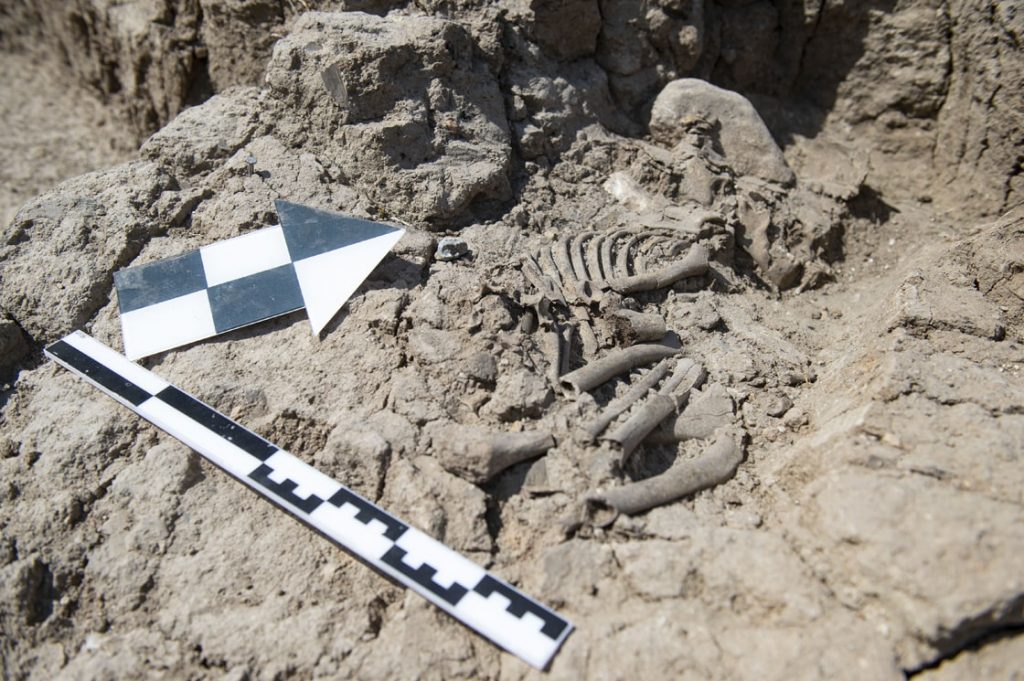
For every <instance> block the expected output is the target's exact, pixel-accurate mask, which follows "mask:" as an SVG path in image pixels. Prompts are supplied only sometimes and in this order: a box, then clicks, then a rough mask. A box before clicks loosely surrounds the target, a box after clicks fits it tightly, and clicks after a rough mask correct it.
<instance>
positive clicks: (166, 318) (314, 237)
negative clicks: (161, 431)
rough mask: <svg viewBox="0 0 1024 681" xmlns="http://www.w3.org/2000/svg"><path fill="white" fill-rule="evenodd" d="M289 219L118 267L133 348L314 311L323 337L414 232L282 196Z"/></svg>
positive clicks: (152, 348)
mask: <svg viewBox="0 0 1024 681" xmlns="http://www.w3.org/2000/svg"><path fill="white" fill-rule="evenodd" d="M274 206H275V207H276V208H277V214H278V217H279V218H280V225H278V226H275V227H267V228H266V229H261V230H259V231H256V232H251V233H249V234H244V235H242V236H239V237H235V238H233V239H228V240H226V241H220V242H217V243H215V244H210V245H209V246H203V247H202V248H200V249H199V250H197V251H191V252H189V253H185V254H183V255H179V256H175V257H173V258H168V259H166V260H160V261H157V262H154V263H149V264H147V265H141V266H139V267H130V268H128V269H125V270H121V271H120V272H116V273H115V274H114V285H115V286H116V287H117V297H118V306H119V308H120V311H121V331H122V334H123V336H124V348H125V355H127V356H128V357H129V358H131V359H138V358H140V357H146V356H147V355H152V354H155V353H157V352H162V351H164V350H170V349H171V348H176V347H178V346H181V345H185V344H187V343H192V342H195V341H198V340H202V339H204V338H209V337H211V336H215V335H217V334H220V333H224V332H226V331H231V330H233V329H238V328H241V327H243V326H249V325H250V324H255V323H257V322H261V321H263V320H265V319H271V318H272V317H278V316H280V315H283V314H288V313H289V312H294V311H295V310H299V309H301V308H303V307H304V308H306V312H307V314H308V315H309V323H310V325H311V326H312V327H313V333H314V334H319V333H320V331H322V330H323V328H324V327H325V326H327V323H328V322H329V321H331V319H332V318H333V317H334V315H335V314H337V312H338V310H340V309H341V306H342V305H344V304H345V301H347V300H348V299H349V297H350V296H351V295H352V294H353V293H354V292H355V290H356V289H357V288H358V287H359V285H360V284H361V283H362V282H363V281H364V280H365V279H366V277H367V276H369V274H370V273H371V272H372V271H373V269H374V268H375V267H376V266H377V265H378V263H380V261H381V260H383V259H384V256H385V255H387V254H388V252H389V251H390V250H391V249H392V248H393V247H394V246H395V244H396V243H398V240H399V239H401V238H402V235H403V234H405V230H404V229H402V228H400V227H395V226H393V225H386V224H382V223H379V222H372V221H370V220H362V219H359V218H354V217H350V216H346V215H339V214H337V213H330V212H327V211H323V210H317V209H315V208H310V207H308V206H302V205H299V204H297V203H291V202H290V201H281V200H278V201H275V202H274Z"/></svg>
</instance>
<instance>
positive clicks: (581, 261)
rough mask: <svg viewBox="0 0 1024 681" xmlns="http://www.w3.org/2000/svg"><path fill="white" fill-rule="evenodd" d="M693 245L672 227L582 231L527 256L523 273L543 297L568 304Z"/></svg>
mask: <svg viewBox="0 0 1024 681" xmlns="http://www.w3.org/2000/svg"><path fill="white" fill-rule="evenodd" d="M692 244H693V239H692V238H691V237H690V236H688V235H683V234H680V233H679V232H675V231H672V230H668V229H646V230H644V231H642V232H636V231H632V230H626V229H620V230H616V231H614V232H610V233H607V232H582V233H580V234H577V235H576V236H573V237H568V236H566V237H562V238H560V239H559V240H558V241H556V242H555V243H553V244H551V245H550V246H545V247H543V248H541V249H538V250H537V251H534V252H533V253H531V254H529V255H527V256H526V258H525V259H524V262H523V273H524V274H525V275H526V278H527V279H528V280H529V282H530V284H531V285H532V286H533V287H534V288H535V289H536V290H537V292H538V293H540V294H541V295H543V296H546V297H548V298H550V299H552V300H554V301H557V302H562V303H567V304H574V303H580V302H583V303H589V302H592V301H593V300H594V298H595V292H596V291H598V290H603V289H606V288H609V285H608V282H614V281H623V280H626V279H628V278H629V277H634V276H636V275H639V274H645V273H648V272H652V271H655V270H657V269H658V268H659V266H661V267H664V266H666V265H668V264H670V263H672V262H673V261H676V260H678V259H679V258H680V257H681V256H682V254H683V253H684V251H685V250H686V249H687V248H688V247H690V246H691V245H692Z"/></svg>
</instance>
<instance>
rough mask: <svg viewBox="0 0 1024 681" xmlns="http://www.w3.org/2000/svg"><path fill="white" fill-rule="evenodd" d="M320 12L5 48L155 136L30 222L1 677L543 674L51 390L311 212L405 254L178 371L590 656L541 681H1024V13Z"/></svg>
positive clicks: (114, 419) (5, 431) (7, 467)
mask: <svg viewBox="0 0 1024 681" xmlns="http://www.w3.org/2000/svg"><path fill="white" fill-rule="evenodd" d="M299 4H303V5H309V7H308V9H315V8H316V7H319V8H320V9H323V10H328V11H323V12H309V13H303V12H301V11H300V10H302V9H307V8H302V7H298V5H297V4H296V3H283V4H282V6H280V7H278V6H277V3H263V2H262V1H261V0H244V1H243V2H239V3H237V6H236V5H233V4H231V3H224V2H220V1H219V0H201V1H200V2H198V3H192V4H189V3H184V4H182V6H181V7H177V6H176V9H175V10H174V11H170V10H166V8H164V9H160V8H159V7H158V5H160V6H161V7H162V4H161V3H155V2H154V3H137V5H133V6H132V7H130V8H127V9H125V10H124V12H122V13H120V14H117V13H114V12H112V11H109V10H107V9H106V8H105V7H101V6H100V5H93V4H87V5H75V6H74V7H71V8H68V7H65V6H63V5H62V6H61V7H60V8H56V9H55V8H52V7H50V5H48V4H47V3H34V4H31V5H28V4H26V5H25V7H24V8H21V7H19V8H17V9H12V10H10V11H5V12H4V13H0V21H2V22H3V26H4V28H5V31H4V32H3V33H2V38H0V46H2V47H3V49H4V50H5V51H9V52H10V53H11V54H21V55H24V54H25V52H24V50H26V49H28V48H27V47H26V46H27V45H44V46H54V48H53V49H55V50H59V51H60V52H61V53H62V54H65V55H67V59H68V62H69V63H70V66H66V65H65V66H64V67H61V68H64V69H65V70H66V71H65V72H67V71H70V73H71V74H73V76H74V77H77V78H78V79H79V80H80V81H81V82H82V83H85V84H86V86H88V87H91V88H93V92H95V93H98V96H100V97H104V98H105V101H106V102H107V104H108V107H109V111H110V112H111V113H110V115H111V116H114V117H117V119H118V120H120V121H123V122H124V123H122V125H125V127H126V129H131V130H134V131H136V132H137V133H138V134H139V137H140V139H141V138H145V141H144V143H143V145H142V147H141V150H140V152H139V154H138V156H137V157H136V158H135V160H129V161H128V162H126V163H124V164H122V165H119V166H115V167H112V168H106V169H104V168H99V169H98V170H97V171H96V172H94V173H90V174H87V175H83V176H80V177H76V178H73V179H70V180H68V181H67V182H65V183H64V184H62V185H59V186H57V187H56V188H53V189H52V190H50V191H48V192H47V193H45V194H43V195H41V196H39V197H37V198H35V199H32V200H31V201H29V202H28V203H27V204H25V205H24V206H22V207H21V208H20V209H19V210H17V212H16V214H15V213H14V211H13V210H12V213H11V214H12V215H14V217H13V219H12V220H11V222H10V223H9V224H8V225H6V226H5V231H4V241H3V244H4V245H3V246H2V250H0V276H2V278H3V286H2V292H0V305H2V308H3V309H2V315H0V332H2V336H0V340H2V343H3V362H2V364H3V370H4V371H6V372H7V373H8V376H9V377H10V381H11V384H10V388H8V389H7V390H6V392H5V393H4V398H3V404H2V410H3V411H2V417H0V418H2V421H0V457H2V458H0V630H2V632H3V635H2V636H0V665H2V667H0V668H2V670H3V675H4V676H5V677H10V678H19V679H20V678H143V677H147V678H148V677H157V678H159V677H161V676H163V677H165V678H182V677H188V678H232V679H244V678H249V679H273V678H293V677H294V678H314V677H316V678H320V677H332V678H334V677H342V678H345V677H353V678H367V679H374V678H396V677H397V678H408V677H414V678H455V677H467V678H527V677H534V676H539V675H540V674H541V673H540V672H535V671H532V670H531V669H530V668H528V667H527V666H526V665H524V664H522V663H521V662H519V661H518V660H516V659H515V658H513V657H511V656H508V655H505V654H502V653H500V652H498V650H497V649H496V648H494V647H493V646H491V645H490V644H489V643H487V642H486V641H484V640H482V639H480V638H478V637H476V636H474V635H473V634H472V633H470V632H469V631H467V630H465V629H463V628H461V627H459V626H458V625H457V624H455V623H454V622H453V621H452V620H450V619H449V618H447V617H445V616H443V615H442V614H440V613H439V612H437V611H436V610H434V609H433V608H431V607H430V606H429V605H428V604H426V603H425V602H423V601H421V600H418V599H417V598H416V597H414V596H407V595H406V594H405V592H403V591H401V590H399V589H397V588H396V587H394V586H393V585H391V584H390V583H388V582H386V581H384V580H382V579H381V578H379V577H377V576H376V575H375V574H374V573H372V572H371V571H369V570H367V569H366V568H365V567H364V566H363V565H361V564H358V563H356V562H354V561H352V560H350V559H349V558H347V557H346V556H345V555H344V554H341V553H340V552H339V551H337V550H336V549H335V548H334V547H333V546H331V545H330V544H329V543H327V542H325V541H324V540H322V539H321V538H319V537H317V536H315V535H313V534H311V533H308V532H306V531H305V529H304V528H302V527H301V526H300V525H298V524H297V523H295V522H293V521H291V520H289V519H288V518H286V517H284V516H283V515H281V514H279V513H278V512H276V511H275V510H274V509H273V508H271V507H269V506H267V505H265V504H263V503H261V502H260V501H259V500H258V499H255V498H254V497H253V496H252V495H248V494H246V493H245V491H244V490H242V489H241V488H239V487H238V486H237V485H236V484H235V483H233V482H232V481H230V480H228V479H226V478H225V477H224V476H222V475H220V474H219V473H218V472H217V471H216V470H214V469H212V468H210V467H208V466H207V464H205V463H203V462H201V461H200V460H199V459H198V458H197V457H196V456H195V454H194V453H192V452H190V451H189V450H188V449H187V448H185V447H184V446H182V445H180V444H179V443H177V442H176V441H175V440H173V439H170V438H168V437H166V436H164V435H162V434H159V433H158V432H157V431H156V430H155V429H153V428H151V427H150V426H148V425H145V424H144V423H142V422H140V421H138V420H137V419H136V418H135V417H133V416H132V415H131V414H130V413H128V412H126V411H125V410H123V409H120V408H117V407H115V406H113V405H111V404H110V403H108V402H107V401H104V399H102V398H100V397H99V396H98V395H97V394H95V393H94V392H93V391H92V390H91V389H90V388H89V387H88V386H85V385H82V384H80V383H79V382H77V381H76V380H74V378H73V377H71V376H69V375H67V374H66V372H63V371H61V370H58V369H57V368H56V367H54V366H53V365H52V364H49V363H45V362H43V361H42V358H41V354H40V348H41V346H42V345H43V344H45V343H49V342H52V341H53V340H56V339H57V338H60V337H61V336H63V335H65V334H66V333H68V332H70V331H72V330H74V329H76V328H86V329H87V330H88V331H89V332H90V333H91V334H93V335H94V336H96V337H97V338H99V339H101V340H103V341H104V342H106V343H108V344H111V345H113V346H115V347H120V329H119V319H118V313H117V299H116V296H115V295H114V291H113V279H112V278H113V273H114V272H115V271H119V270H121V269H122V268H125V267H127V266H129V265H132V266H135V265H143V264H146V263H151V262H155V261H158V260H160V259H163V258H167V257H171V256H174V255H178V254H181V253H184V252H187V251H190V250H194V249H197V248H200V247H202V246H204V245H207V244H210V243H214V242H217V241H219V240H223V239H227V238H230V237H234V236H238V235H241V234H247V233H250V232H252V231H254V230H256V229H259V228H261V227H264V226H267V225H270V224H274V222H275V215H274V210H273V201H274V200H275V199H280V198H283V199H286V200H290V201H296V202H299V203H303V204H308V205H313V206H317V207H321V208H323V209H326V210H335V211H344V212H348V213H354V214H357V215H363V216H366V217H368V218H370V219H375V220H383V221H393V222H399V223H401V224H405V225H407V226H408V227H409V230H408V233H407V235H406V237H405V238H403V240H402V241H401V242H400V243H399V244H398V246H397V247H396V250H395V252H394V255H393V256H392V257H389V258H387V259H386V260H385V261H384V262H383V263H382V265H381V266H380V267H379V268H377V270H375V272H374V274H372V275H371V276H370V278H369V280H368V281H367V282H366V284H365V285H364V286H363V287H361V288H360V290H359V291H358V292H357V293H356V294H355V295H354V296H353V298H352V299H351V300H350V301H349V303H348V304H347V306H346V307H345V308H344V309H343V311H342V313H341V314H340V315H339V316H338V317H337V318H336V319H335V320H334V321H332V322H331V323H330V324H328V326H327V328H326V329H325V331H324V333H323V334H322V336H321V338H319V339H316V338H312V337H310V334H309V332H308V328H305V324H306V322H305V319H304V317H303V316H302V315H294V314H293V315H288V316H285V317H282V318H280V319H278V320H274V321H270V322H266V323H263V324H261V325H258V326H255V327H251V328H249V329H245V330H239V331H234V332H231V333H228V334H226V335H223V336H219V337H217V338H215V339H212V340H210V341H208V342H202V343H197V344H194V345H192V346H189V347H187V348H183V349H180V350H175V351H170V352H166V353H163V354H161V355H157V356H156V357H154V358H152V359H150V360H147V362H146V364H147V366H148V367H149V368H150V369H153V370H154V371H155V372H157V373H158V374H160V375H161V376H164V377H166V378H167V379H168V380H170V381H172V382H174V383H175V384H177V385H180V386H182V388H184V389H186V390H188V391H190V392H192V393H194V394H196V395H197V396H199V397H201V398H202V399H203V400H205V401H206V402H209V403H210V404H212V405H214V406H215V407H216V408H217V409H219V410H221V411H222V412H224V413H225V414H226V415H228V416H230V417H231V418H233V419H236V420H238V421H240V422H242V423H245V424H246V425H247V426H248V427H251V428H252V429H253V430H255V431H256V432H258V433H259V434H260V435H261V436H263V437H266V438H268V439H269V440H271V441H273V442H275V443H277V444H280V445H281V446H282V447H285V448H287V449H288V450H289V451H291V452H292V453H294V454H295V455H296V456H297V457H299V458H300V459H302V460H304V461H305V462H307V463H310V464H311V465H315V466H316V467H317V468H319V469H321V470H323V471H324V472H326V473H328V474H329V475H331V476H333V477H336V478H338V479H339V480H341V481H343V482H345V484H347V485H348V486H350V487H351V488H352V489H354V490H355V491H357V492H358V493H360V494H362V495H363V496H365V497H366V498H368V499H371V500H373V501H374V502H375V503H377V504H379V505H380V506H382V507H383V508H386V509H388V510H389V511H390V512H392V513H394V514H395V515H397V516H399V517H401V518H403V519H406V520H408V521H409V522H410V523H411V524H413V525H415V526H416V527H418V528H419V529H421V530H423V531H424V532H426V533H427V534H429V535H431V536H433V537H435V538H437V539H438V540H440V541H442V542H444V543H445V544H447V545H449V546H451V547H452V548H453V549H455V550H457V551H459V552H462V553H464V554H466V555H468V556H469V557H471V558H472V559H474V560H475V561H476V562H478V563H481V564H485V565H487V567H488V568H489V569H490V570H492V571H493V572H494V573H496V574H498V575H500V576H501V577H502V578H504V579H506V580H508V581H510V582H511V583H513V584H515V585H516V586H518V587H519V588H521V589H522V590H523V591H525V592H526V593H529V594H530V595H532V596H535V597H537V598H539V599H540V600H542V601H544V602H545V603H547V604H549V605H551V606H553V607H554V608H556V609H557V610H558V612H560V613H562V614H564V615H565V616H566V617H567V618H569V619H570V620H571V621H572V622H573V623H574V624H575V625H576V627H577V630H576V631H575V632H574V633H573V635H572V636H571V637H570V638H569V640H568V641H567V642H566V644H565V647H564V649H563V650H562V651H561V652H560V653H559V655H558V656H556V658H555V660H554V662H553V664H552V666H551V668H550V670H549V671H548V672H546V673H545V676H549V677H553V678H580V677H586V678H636V677H638V676H649V677H652V678H666V677H671V678H683V679H687V678H693V679H697V678H701V679H718V678H721V679H736V678H757V679H765V678H767V679H774V678H779V679H783V678H785V679H792V678H808V679H812V678H851V679H864V678H871V679H890V678H891V679H903V678H907V677H909V676H915V677H920V678H922V679H926V680H927V681H934V680H935V679H939V680H941V679H953V678H975V677H985V678H995V679H1000V678H1005V679H1010V678H1013V674H1014V673H1015V672H1016V669H1017V667H1019V664H1016V663H1015V661H1016V660H1018V659H1019V658H1020V657H1021V654H1022V652H1024V648H1022V646H1024V643H1022V639H1021V637H1020V635H1019V631H1020V626H1021V625H1022V624H1024V583H1022V575H1021V571H1020V569H1019V560H1018V556H1019V555H1021V552H1022V549H1024V530H1022V529H1021V528H1024V522H1022V521H1024V517H1022V515H1024V512H1022V508H1021V506H1022V501H1024V497H1022V496H1021V491H1020V490H1021V489H1022V486H1021V479H1022V472H1021V471H1022V469H1021V464H1020V453H1021V452H1022V451H1024V388H1022V382H1021V378H1020V371H1021V365H1022V361H1024V353H1022V343H1024V326H1022V320H1024V302H1022V301H1024V274H1022V273H1024V215H1022V214H1021V211H1020V208H1019V207H1018V208H1014V206H1016V205H1017V204H1019V202H1020V191H1021V185H1020V179H1019V178H1020V175H1019V173H1018V172H1017V170H1019V169H1017V168H1016V166H1017V164H1018V161H1017V159H1019V154H1020V140H1021V139H1024V135H1022V134H1021V130H1020V123H1019V117H1016V116H1015V113H1014V112H1017V111H1019V110H1020V105H1021V102H1020V96H1019V93H1020V92H1021V91H1022V87H1021V86H1020V78H1021V75H1022V73H1024V67H1022V62H1024V60H1022V59H1021V56H1020V51H1019V49H1016V48H1015V47H1014V46H1015V45H1019V42H1020V36H1021V34H1022V33H1024V27H1022V25H1021V20H1022V18H1021V16H1019V13H1016V12H1015V11H1014V10H1013V9H1012V7H1011V4H1010V3H1002V2H989V3H980V4H979V3H966V2H964V3H957V2H932V1H931V0H927V1H926V0H921V1H916V0H915V1H913V2H906V3H897V4H895V5H893V6H891V7H890V6H886V7H875V6H871V7H867V6H865V7H861V6H843V7H838V6H834V7H833V6H829V5H827V4H826V5H824V6H820V7H819V6H818V3H806V4H805V3H795V4H794V3H789V4H786V3H774V2H769V1H767V0H761V1H758V2H754V3H749V4H746V5H743V6H742V7H739V6H736V7H734V6H733V3H726V2H721V3H719V2H713V1H710V0H709V1H708V2H705V3H670V2H652V3H649V5H645V6H644V8H643V10H642V11H641V10H640V9H638V8H639V4H638V5H637V6H636V7H634V6H633V5H631V4H630V3H610V2H597V0H573V1H572V2H567V3H552V2H544V1H541V0H531V1H529V2H526V1H524V2H482V3H474V4H473V6H471V7H470V6H468V5H469V4H468V3H463V4H458V5H454V4H453V5H451V6H449V4H447V3H444V4H442V3H436V2H432V1H428V2H418V3H404V2H398V1H396V2H371V3H360V7H359V8H358V9H365V10H369V11H371V12H374V13H375V14H363V13H360V12H353V11H347V12H346V11H339V10H341V9H344V7H339V4H349V5H350V4H352V3H316V2H308V3H299ZM229 5H230V6H229ZM271 5H273V6H271ZM349 9H357V8H355V7H349ZM150 10H152V11H150ZM158 10H159V11H158ZM165 10H166V11H165ZM388 10H391V11H390V13H387V12H388ZM41 18H45V21H43V20H41ZM40 26H45V29H40V28H39V27H40ZM83 36H84V37H83ZM276 36H283V37H282V38H281V39H280V40H278V41H277V42H276V43H275V38H276ZM89 45H92V46H94V48H88V46H89ZM19 50H20V52H19ZM41 63H46V62H45V61H42V62H41ZM55 68H56V67H55ZM96 73H101V74H103V75H102V77H99V78H97V77H96V76H95V74H96ZM706 81H710V82H713V83H715V85H709V84H708V83H707V82H706ZM233 85H240V86H241V87H236V88H230V86H233ZM5 87H7V88H13V85H11V84H8V85H6V86H5ZM211 89H212V90H214V91H216V92H218V93H219V94H217V95H216V96H214V97H212V98H210V99H208V100H206V101H205V102H203V103H200V101H202V100H203V99H205V97H206V96H207V95H208V94H209V91H210V90H211ZM9 91H11V92H13V91H14V90H13V89H10V90H9ZM1015 93H1016V94H1015ZM5 99H7V97H5ZM8 101H9V100H8ZM189 105H195V106H192V107H191V108H185V107H187V106H189ZM39 118H40V120H45V119H43V117H39ZM2 120H4V121H5V125H6V126H7V127H8V131H7V132H5V133H4V134H5V135H6V136H7V137H6V138H5V139H15V138H17V137H18V136H19V135H20V136H21V137H23V138H24V139H31V137H30V136H26V135H25V134H24V133H23V130H22V128H21V127H19V126H24V125H26V124H25V123H24V120H25V117H24V116H21V117H18V116H15V115H14V113H12V110H11V109H5V110H4V117H3V119H2ZM158 128H159V130H158ZM150 133H155V134H153V135H152V136H149V137H146V136H147V135H149V134H150ZM97 134H99V135H104V134H105V133H103V132H102V131H101V132H99V133H97ZM39 139H44V138H39ZM7 144H8V147H7V148H9V149H12V150H13V152H12V153H14V152H17V150H18V149H21V148H24V147H25V144H21V145H19V144H15V143H13V142H8V143H7ZM40 148H42V147H40ZM47 148H49V147H47ZM19 158H27V157H19ZM103 158H106V157H103ZM30 162H31V161H30V160H23V161H19V163H22V164H26V165H24V167H25V168H29V167H31V166H30V165H27V164H30ZM77 162H78V161H77V160H76V161H75V163H77ZM75 163H71V162H70V161H69V165H68V166H67V167H68V168H78V167H80V166H76V165H75ZM19 172H20V171H19ZM75 172H79V171H78V170H76V171H75ZM12 195H17V192H12ZM442 233H448V234H451V235H455V234H457V235H458V236H459V237H460V238H462V239H463V240H464V241H465V243H466V244H467V245H468V247H469V252H468V253H466V254H464V255H461V256H460V257H457V258H455V259H452V260H447V261H442V260H437V259H435V258H434V253H435V247H436V242H437V240H438V238H439V237H440V236H441V234H442ZM688 254H689V255H688ZM641 355H642V356H643V359H642V361H641V360H639V359H636V357H638V356H641ZM626 357H632V358H633V359H630V360H626V359H624V358H626ZM634 360H635V361H634ZM606 365H607V366H610V367H611V369H609V370H607V371H606V370H604V368H603V367H604V366H606ZM581 377H582V378H581Z"/></svg>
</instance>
